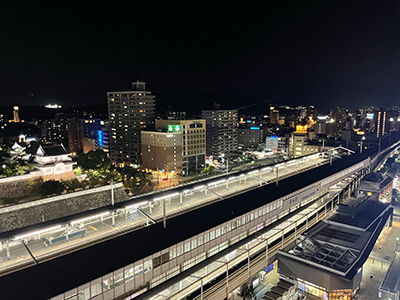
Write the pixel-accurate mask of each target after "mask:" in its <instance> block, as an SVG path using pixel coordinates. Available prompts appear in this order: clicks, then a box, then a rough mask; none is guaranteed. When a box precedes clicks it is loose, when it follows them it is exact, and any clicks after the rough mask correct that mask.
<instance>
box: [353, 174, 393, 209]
mask: <svg viewBox="0 0 400 300" xmlns="http://www.w3.org/2000/svg"><path fill="white" fill-rule="evenodd" d="M357 190H358V191H359V192H363V193H365V194H367V195H368V196H370V197H371V198H372V199H374V200H378V201H380V202H383V203H391V202H392V190H393V178H392V177H390V176H387V175H385V174H383V173H381V172H371V173H369V174H367V175H366V176H365V177H364V178H363V180H362V181H361V185H360V186H359V187H358V188H357Z"/></svg>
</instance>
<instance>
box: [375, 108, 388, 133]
mask: <svg viewBox="0 0 400 300" xmlns="http://www.w3.org/2000/svg"><path fill="white" fill-rule="evenodd" d="M375 132H376V137H378V138H379V137H381V136H384V135H386V134H387V133H388V118H387V112H386V110H385V109H383V108H380V109H378V112H377V114H376V118H375Z"/></svg>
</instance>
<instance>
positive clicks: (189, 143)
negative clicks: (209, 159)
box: [155, 119, 206, 174]
mask: <svg viewBox="0 0 400 300" xmlns="http://www.w3.org/2000/svg"><path fill="white" fill-rule="evenodd" d="M155 122H156V124H155V127H156V130H163V131H169V132H174V128H176V126H177V125H178V126H179V130H180V131H181V132H182V171H184V173H185V174H189V172H190V171H199V170H203V169H204V167H205V159H206V121H205V120H203V119H196V120H156V121H155ZM171 126H172V127H171ZM171 128H172V130H171Z"/></svg>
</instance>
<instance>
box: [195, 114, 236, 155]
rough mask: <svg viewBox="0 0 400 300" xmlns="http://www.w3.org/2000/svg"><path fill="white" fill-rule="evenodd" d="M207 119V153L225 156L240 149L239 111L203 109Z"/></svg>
mask: <svg viewBox="0 0 400 300" xmlns="http://www.w3.org/2000/svg"><path fill="white" fill-rule="evenodd" d="M201 114H202V118H203V119H205V120H206V132H207V135H206V154H207V155H213V156H220V155H222V154H224V155H225V156H227V155H229V154H232V153H234V152H236V151H237V149H238V127H237V126H238V111H237V110H203V111H202V112H201Z"/></svg>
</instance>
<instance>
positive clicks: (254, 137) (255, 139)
mask: <svg viewBox="0 0 400 300" xmlns="http://www.w3.org/2000/svg"><path fill="white" fill-rule="evenodd" d="M265 132H266V129H264V128H263V127H262V126H260V125H259V124H255V123H252V122H249V123H248V122H246V123H244V125H243V124H240V126H239V128H238V147H239V149H241V150H246V149H248V148H257V147H258V146H259V145H260V144H261V143H262V142H263V141H264V139H265Z"/></svg>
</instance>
